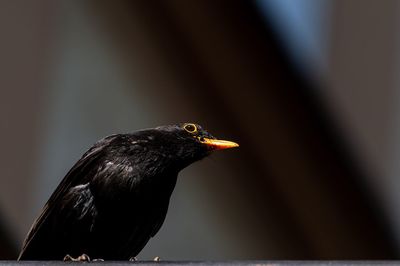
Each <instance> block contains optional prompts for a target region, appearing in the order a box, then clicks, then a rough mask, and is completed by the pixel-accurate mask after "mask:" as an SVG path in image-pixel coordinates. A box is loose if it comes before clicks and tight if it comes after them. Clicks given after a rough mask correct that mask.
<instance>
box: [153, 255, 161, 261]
mask: <svg viewBox="0 0 400 266" xmlns="http://www.w3.org/2000/svg"><path fill="white" fill-rule="evenodd" d="M160 260H161V259H160V257H158V256H157V257H155V258H154V259H153V261H156V262H158V261H160Z"/></svg>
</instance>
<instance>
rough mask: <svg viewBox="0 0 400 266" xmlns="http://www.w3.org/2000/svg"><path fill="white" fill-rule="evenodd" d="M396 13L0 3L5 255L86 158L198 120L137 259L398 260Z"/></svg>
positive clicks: (343, 5) (327, 5)
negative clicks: (208, 138) (123, 135)
mask: <svg viewBox="0 0 400 266" xmlns="http://www.w3.org/2000/svg"><path fill="white" fill-rule="evenodd" d="M399 12H400V6H399V3H398V2H397V1H394V0H393V1H391V0H388V1H380V2H378V1H373V0H368V1H361V0H358V1H346V0H336V1H333V0H323V1H322V0H258V1H244V0H243V1H222V0H221V1H211V0H196V1H184V0H168V1H144V0H143V1H127V0H118V1H94V0H85V1H78V0H72V1H67V0H57V1H53V0H38V1H35V2H29V1H23V0H0V34H1V35H0V36H1V42H0V58H1V60H0V70H1V75H0V88H1V97H0V119H1V123H0V125H1V131H0V132H1V133H0V134H1V135H0V136H1V138H0V141H1V142H0V145H1V147H2V148H1V152H0V162H1V163H0V166H1V169H2V171H1V175H0V258H3V259H10V258H15V257H16V254H17V252H18V249H19V248H20V246H21V243H22V240H23V238H24V236H25V234H26V232H27V231H28V230H29V227H30V225H31V223H32V222H33V220H34V218H35V217H36V216H37V215H38V214H39V212H40V209H41V207H42V206H43V204H44V203H45V202H46V200H47V199H48V197H49V196H50V194H51V193H52V191H53V190H54V189H55V187H56V186H57V184H58V183H59V182H60V180H61V179H62V177H63V176H64V175H65V173H66V172H67V171H68V170H69V169H70V167H71V166H72V165H73V164H74V162H75V161H76V160H78V159H79V158H80V156H81V155H82V153H83V152H84V151H85V150H86V149H88V148H89V147H90V146H91V145H92V144H93V143H94V142H95V141H96V140H97V139H99V138H101V137H103V136H106V135H109V134H112V133H117V132H129V131H133V130H137V129H141V128H146V127H154V126H158V125H164V124H174V123H179V122H196V123H199V124H201V125H203V126H204V127H205V128H207V129H208V130H209V131H210V132H211V133H212V134H213V135H215V136H217V137H219V138H223V139H229V140H234V141H237V142H238V143H240V145H241V146H240V148H239V149H236V150H229V151H226V152H221V153H218V154H214V155H213V156H211V157H210V158H207V159H205V160H203V161H201V162H199V163H196V164H194V165H192V166H190V167H189V168H187V169H185V170H184V171H183V172H182V173H181V175H180V178H179V179H178V184H177V187H176V189H175V192H174V194H173V196H172V200H171V205H170V210H169V213H168V216H167V219H166V221H165V223H164V226H163V227H162V229H161V230H160V232H159V233H158V234H157V235H156V237H155V238H153V239H152V240H151V241H150V242H149V244H148V245H147V246H146V248H145V249H144V250H143V252H142V253H141V254H140V255H139V259H148V258H152V257H154V256H161V258H162V259H163V258H164V259H167V260H192V259H194V260H227V259H397V258H399V255H400V245H399V244H400V206H399V205H400V198H399V196H398V195H399V193H398V191H400V179H399V177H398V176H399V173H400V167H399V165H400V164H399V162H400V141H399V139H400V138H399V133H400V130H399V126H400V119H399V114H400V108H399V106H400V105H399V104H400V94H399V88H400V87H399V86H400V80H399V79H398V78H397V73H399V56H398V55H399V48H398V47H399V45H398V37H399V36H400V29H399V28H398V26H397V25H398V14H399Z"/></svg>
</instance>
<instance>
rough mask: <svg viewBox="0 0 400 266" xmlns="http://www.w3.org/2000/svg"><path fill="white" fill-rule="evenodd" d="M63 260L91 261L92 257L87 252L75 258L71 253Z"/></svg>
mask: <svg viewBox="0 0 400 266" xmlns="http://www.w3.org/2000/svg"><path fill="white" fill-rule="evenodd" d="M63 261H90V258H89V256H88V255H86V254H82V255H80V256H79V257H77V258H73V257H72V256H71V255H69V254H67V255H65V257H64V259H63Z"/></svg>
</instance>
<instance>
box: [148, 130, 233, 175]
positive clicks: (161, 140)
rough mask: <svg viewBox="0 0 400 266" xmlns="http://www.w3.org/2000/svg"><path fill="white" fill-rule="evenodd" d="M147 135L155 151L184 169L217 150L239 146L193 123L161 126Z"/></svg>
mask: <svg viewBox="0 0 400 266" xmlns="http://www.w3.org/2000/svg"><path fill="white" fill-rule="evenodd" d="M146 135H148V136H147V137H148V138H149V139H151V144H152V145H151V146H153V147H154V149H155V148H157V150H159V151H160V153H162V155H163V156H165V157H168V158H170V159H171V160H174V161H175V162H177V163H179V164H180V165H181V167H182V168H183V167H186V166H187V165H189V164H191V163H193V162H195V161H197V160H200V159H202V158H204V157H206V156H208V155H209V154H210V153H212V152H213V151H215V150H224V149H229V148H234V147H238V146H239V145H238V144H237V143H235V142H232V141H226V140H219V139H216V138H215V137H213V136H212V135H211V134H210V133H208V132H207V131H206V130H204V129H203V128H202V127H201V126H200V125H198V124H193V123H183V124H178V125H171V126H160V127H157V128H155V129H152V130H147V131H146Z"/></svg>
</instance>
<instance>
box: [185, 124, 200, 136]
mask: <svg viewBox="0 0 400 266" xmlns="http://www.w3.org/2000/svg"><path fill="white" fill-rule="evenodd" d="M183 128H184V129H185V130H186V131H187V132H189V133H192V134H193V133H196V132H197V127H196V125H195V124H186V125H184V126H183Z"/></svg>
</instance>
